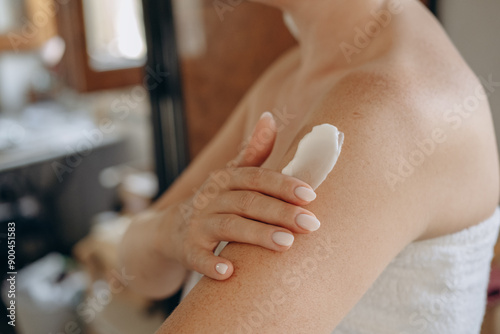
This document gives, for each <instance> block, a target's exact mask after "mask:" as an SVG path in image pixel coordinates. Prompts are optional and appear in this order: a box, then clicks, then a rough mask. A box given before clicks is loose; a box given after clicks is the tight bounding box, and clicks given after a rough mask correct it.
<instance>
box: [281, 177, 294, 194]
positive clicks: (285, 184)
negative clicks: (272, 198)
mask: <svg viewBox="0 0 500 334" xmlns="http://www.w3.org/2000/svg"><path fill="white" fill-rule="evenodd" d="M294 186H295V184H294V182H293V181H292V180H290V179H288V178H286V179H283V178H282V179H281V182H280V183H279V192H280V194H288V193H292V194H293V188H294Z"/></svg>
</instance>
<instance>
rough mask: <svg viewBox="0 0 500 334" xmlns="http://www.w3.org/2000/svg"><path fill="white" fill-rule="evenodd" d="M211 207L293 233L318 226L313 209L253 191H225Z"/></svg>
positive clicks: (310, 229)
mask: <svg viewBox="0 0 500 334" xmlns="http://www.w3.org/2000/svg"><path fill="white" fill-rule="evenodd" d="M211 209H212V210H213V211H212V212H213V213H220V214H234V215H238V216H241V217H244V218H248V219H252V220H256V221H259V222H262V223H266V224H271V225H276V226H281V227H283V228H286V229H288V230H290V231H292V232H295V233H309V232H313V231H316V230H318V229H319V227H320V222H319V220H318V219H317V218H316V216H315V215H314V214H313V213H312V212H310V211H308V210H306V209H304V208H302V207H300V206H296V205H293V204H290V203H287V202H284V201H281V200H279V199H276V198H274V197H270V196H266V195H263V194H261V193H258V192H255V191H229V192H225V193H224V194H222V195H221V196H220V198H219V201H217V203H214V206H213V207H212V208H211ZM262 223H261V224H262ZM223 240H224V239H223Z"/></svg>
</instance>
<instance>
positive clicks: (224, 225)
mask: <svg viewBox="0 0 500 334" xmlns="http://www.w3.org/2000/svg"><path fill="white" fill-rule="evenodd" d="M233 219H234V217H233V216H232V215H224V216H223V217H221V219H220V220H219V226H218V233H217V234H218V236H220V237H221V238H223V239H224V238H228V237H229V236H230V235H231V231H232V230H233V225H234V220H233Z"/></svg>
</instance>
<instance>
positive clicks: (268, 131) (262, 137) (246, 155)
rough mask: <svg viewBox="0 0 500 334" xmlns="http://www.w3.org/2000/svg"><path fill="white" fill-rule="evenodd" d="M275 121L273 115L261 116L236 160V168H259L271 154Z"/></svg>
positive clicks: (267, 112)
mask: <svg viewBox="0 0 500 334" xmlns="http://www.w3.org/2000/svg"><path fill="white" fill-rule="evenodd" d="M276 134H277V129H276V121H275V120H274V117H273V114H271V113H270V112H269V111H266V112H265V113H263V114H262V116H261V117H260V119H259V121H258V122H257V125H256V126H255V130H254V131H253V133H252V135H251V136H250V138H249V139H248V140H247V141H246V143H247V145H246V146H245V148H244V149H243V150H242V151H241V152H240V154H239V155H238V157H237V158H236V165H237V166H238V167H260V165H262V164H263V163H264V161H266V159H267V158H268V157H269V155H270V154H271V152H272V150H273V147H274V142H275V140H276Z"/></svg>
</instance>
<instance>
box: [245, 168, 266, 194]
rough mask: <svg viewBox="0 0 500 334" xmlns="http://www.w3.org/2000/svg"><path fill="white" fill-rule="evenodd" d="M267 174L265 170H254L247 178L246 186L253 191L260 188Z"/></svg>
mask: <svg viewBox="0 0 500 334" xmlns="http://www.w3.org/2000/svg"><path fill="white" fill-rule="evenodd" d="M265 172H266V170H265V169H263V168H257V167H256V168H252V169H251V170H250V171H249V172H248V174H247V176H246V180H245V181H246V184H247V185H248V186H249V187H251V188H253V189H256V188H259V186H260V185H261V184H262V181H263V178H264V174H265Z"/></svg>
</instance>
